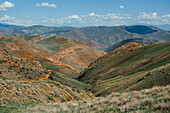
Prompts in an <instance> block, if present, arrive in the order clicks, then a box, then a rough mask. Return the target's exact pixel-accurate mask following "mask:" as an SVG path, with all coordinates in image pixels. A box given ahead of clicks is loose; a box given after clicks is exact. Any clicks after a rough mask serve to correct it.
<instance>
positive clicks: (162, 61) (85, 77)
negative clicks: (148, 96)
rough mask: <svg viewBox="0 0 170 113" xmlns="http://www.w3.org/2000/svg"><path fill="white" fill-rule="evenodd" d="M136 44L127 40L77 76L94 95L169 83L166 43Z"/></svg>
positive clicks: (168, 44) (167, 46) (169, 71)
mask: <svg viewBox="0 0 170 113" xmlns="http://www.w3.org/2000/svg"><path fill="white" fill-rule="evenodd" d="M138 46H139V45H138V44H135V43H129V44H126V45H123V46H121V47H120V48H118V49H116V50H114V51H112V52H110V53H109V54H107V55H105V56H104V57H102V58H100V59H98V60H97V61H95V62H94V63H93V64H91V65H90V66H89V67H88V68H87V69H86V70H85V71H84V72H83V73H82V74H81V76H80V77H79V79H80V80H81V81H83V82H85V83H88V84H90V85H91V87H89V90H90V91H92V92H93V93H94V94H95V95H96V96H105V95H108V94H110V93H112V92H115V91H116V92H125V91H131V90H141V89H143V88H150V87H153V86H157V85H167V84H170V76H169V73H170V65H169V64H168V63H169V61H170V57H169V51H170V42H166V43H159V44H151V45H148V46H144V47H141V46H139V47H138ZM136 48H137V49H136ZM134 49H136V50H134Z"/></svg>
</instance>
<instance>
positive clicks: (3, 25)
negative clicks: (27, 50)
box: [0, 23, 24, 29]
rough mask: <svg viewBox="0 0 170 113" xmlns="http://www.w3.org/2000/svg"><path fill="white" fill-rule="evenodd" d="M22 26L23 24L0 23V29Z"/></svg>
mask: <svg viewBox="0 0 170 113" xmlns="http://www.w3.org/2000/svg"><path fill="white" fill-rule="evenodd" d="M23 27H24V26H18V25H11V24H4V23H0V29H17V28H23Z"/></svg>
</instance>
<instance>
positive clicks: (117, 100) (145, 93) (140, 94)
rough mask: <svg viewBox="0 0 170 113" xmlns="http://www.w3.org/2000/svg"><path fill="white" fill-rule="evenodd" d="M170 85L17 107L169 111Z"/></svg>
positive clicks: (49, 111) (31, 112) (83, 112)
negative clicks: (71, 100)
mask: <svg viewBox="0 0 170 113" xmlns="http://www.w3.org/2000/svg"><path fill="white" fill-rule="evenodd" d="M169 92H170V85H169V86H165V87H154V88H151V89H144V90H141V91H133V92H128V93H122V94H121V93H114V94H111V95H109V96H108V97H98V98H95V99H85V100H83V101H76V102H64V103H56V104H39V105H30V106H26V107H23V106H21V107H20V108H17V109H16V110H14V111H13V112H18V111H20V112H23V113H37V112H40V113H41V112H45V113H56V112H63V113H64V112H67V113H79V112H80V113H89V112H90V113H95V112H96V113H99V112H102V113H107V112H109V113H110V112H114V113H115V112H139V113H141V112H162V113H163V112H164V113H165V112H169V110H170V93H169Z"/></svg>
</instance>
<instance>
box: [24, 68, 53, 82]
mask: <svg viewBox="0 0 170 113" xmlns="http://www.w3.org/2000/svg"><path fill="white" fill-rule="evenodd" d="M50 74H51V70H48V74H47V75H46V76H45V77H42V78H39V79H38V80H34V79H31V80H27V81H28V82H38V81H39V80H45V79H48V78H49V77H50Z"/></svg>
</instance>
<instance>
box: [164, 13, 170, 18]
mask: <svg viewBox="0 0 170 113" xmlns="http://www.w3.org/2000/svg"><path fill="white" fill-rule="evenodd" d="M162 17H163V18H170V14H166V15H163V16H162Z"/></svg>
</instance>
